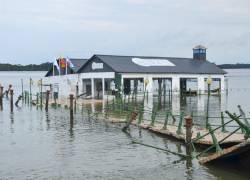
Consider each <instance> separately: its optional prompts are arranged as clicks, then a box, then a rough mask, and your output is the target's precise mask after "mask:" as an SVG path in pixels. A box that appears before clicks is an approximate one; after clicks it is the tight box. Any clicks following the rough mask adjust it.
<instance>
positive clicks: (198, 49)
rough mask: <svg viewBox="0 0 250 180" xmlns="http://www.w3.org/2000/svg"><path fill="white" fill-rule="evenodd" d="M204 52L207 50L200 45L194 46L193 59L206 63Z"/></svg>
mask: <svg viewBox="0 0 250 180" xmlns="http://www.w3.org/2000/svg"><path fill="white" fill-rule="evenodd" d="M206 50H207V48H206V47H204V46H202V45H198V46H195V47H194V48H193V59H195V60H201V61H206Z"/></svg>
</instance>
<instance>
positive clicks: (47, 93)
mask: <svg viewBox="0 0 250 180" xmlns="http://www.w3.org/2000/svg"><path fill="white" fill-rule="evenodd" d="M48 107H49V90H47V91H46V104H45V111H48V109H49V108H48Z"/></svg>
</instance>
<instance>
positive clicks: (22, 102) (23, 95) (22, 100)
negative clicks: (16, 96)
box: [21, 79, 24, 103]
mask: <svg viewBox="0 0 250 180" xmlns="http://www.w3.org/2000/svg"><path fill="white" fill-rule="evenodd" d="M21 87H22V103H23V99H24V98H23V97H24V92H23V79H21Z"/></svg>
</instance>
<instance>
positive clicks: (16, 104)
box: [15, 95, 23, 107]
mask: <svg viewBox="0 0 250 180" xmlns="http://www.w3.org/2000/svg"><path fill="white" fill-rule="evenodd" d="M22 98H23V97H22V95H20V96H18V98H17V101H16V102H15V106H17V107H18V103H19V101H20V100H21V99H22Z"/></svg>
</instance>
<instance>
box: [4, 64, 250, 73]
mask: <svg viewBox="0 0 250 180" xmlns="http://www.w3.org/2000/svg"><path fill="white" fill-rule="evenodd" d="M217 66H218V67H220V68H221V69H250V64H240V63H236V64H220V65H217ZM50 67H51V63H49V62H46V63H42V64H29V65H20V64H7V63H5V64H1V63H0V71H48V70H49V68H50Z"/></svg>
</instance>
